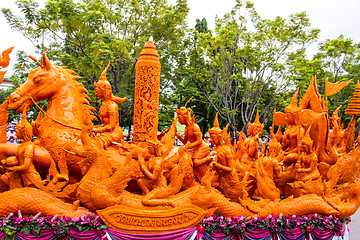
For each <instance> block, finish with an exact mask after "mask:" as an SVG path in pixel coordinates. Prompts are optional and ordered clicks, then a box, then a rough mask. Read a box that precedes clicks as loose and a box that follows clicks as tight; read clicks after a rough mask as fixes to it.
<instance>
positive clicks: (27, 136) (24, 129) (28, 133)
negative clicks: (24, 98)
mask: <svg viewBox="0 0 360 240" xmlns="http://www.w3.org/2000/svg"><path fill="white" fill-rule="evenodd" d="M27 110H28V105H26V106H25V107H24V110H23V113H22V114H21V121H20V123H18V124H16V131H20V132H21V135H22V136H23V138H24V140H25V141H31V140H32V126H31V124H30V123H29V122H28V120H27V115H26V112H27Z"/></svg>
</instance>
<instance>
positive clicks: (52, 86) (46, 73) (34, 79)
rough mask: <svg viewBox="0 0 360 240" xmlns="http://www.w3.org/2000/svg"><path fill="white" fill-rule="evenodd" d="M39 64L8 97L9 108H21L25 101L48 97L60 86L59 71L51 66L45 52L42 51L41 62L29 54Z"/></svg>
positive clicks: (18, 109) (30, 101) (31, 102)
mask: <svg viewBox="0 0 360 240" xmlns="http://www.w3.org/2000/svg"><path fill="white" fill-rule="evenodd" d="M29 57H30V58H31V59H33V60H34V61H36V62H37V63H38V64H39V67H38V68H36V69H34V70H32V71H31V72H30V73H29V76H28V79H27V80H26V82H25V83H24V84H23V85H21V86H20V87H18V88H17V89H16V90H15V91H14V92H13V93H12V94H10V97H9V105H8V108H9V109H17V112H21V111H22V110H23V106H24V105H25V103H27V104H29V105H31V104H33V100H34V101H36V102H37V101H41V100H44V99H49V98H51V96H53V95H54V93H55V92H56V91H57V90H58V88H59V87H60V83H59V81H57V80H58V79H59V76H60V74H59V71H58V69H57V68H56V67H55V66H52V65H51V63H50V61H49V59H48V58H47V56H46V54H45V53H43V57H42V64H40V63H39V62H38V61H37V60H36V59H35V58H33V57H31V56H29Z"/></svg>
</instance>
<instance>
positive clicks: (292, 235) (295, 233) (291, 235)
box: [279, 227, 304, 240]
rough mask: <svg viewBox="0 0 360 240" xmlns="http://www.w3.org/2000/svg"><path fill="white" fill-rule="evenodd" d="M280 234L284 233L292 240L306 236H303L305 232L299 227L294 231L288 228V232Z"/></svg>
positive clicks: (283, 234)
mask: <svg viewBox="0 0 360 240" xmlns="http://www.w3.org/2000/svg"><path fill="white" fill-rule="evenodd" d="M279 235H282V236H284V237H285V238H286V239H291V240H298V239H304V237H303V238H301V237H302V236H303V233H302V231H301V229H300V228H299V227H295V228H294V229H293V231H292V232H291V231H290V230H289V229H287V230H286V232H284V233H282V234H279Z"/></svg>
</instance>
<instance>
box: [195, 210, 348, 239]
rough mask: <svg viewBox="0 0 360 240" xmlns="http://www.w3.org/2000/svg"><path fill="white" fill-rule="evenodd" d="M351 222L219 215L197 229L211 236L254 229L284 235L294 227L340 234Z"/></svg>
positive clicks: (315, 217) (326, 218)
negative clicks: (332, 231) (216, 232)
mask: <svg viewBox="0 0 360 240" xmlns="http://www.w3.org/2000/svg"><path fill="white" fill-rule="evenodd" d="M350 221H351V219H350V217H348V218H345V219H340V218H337V217H334V216H332V215H329V216H320V215H318V214H314V215H304V216H296V215H292V216H282V214H280V216H271V215H269V216H268V217H259V218H258V217H254V218H245V217H243V216H239V217H232V218H231V217H227V218H225V217H223V216H222V215H221V214H218V215H215V216H211V217H208V218H205V219H203V220H202V221H201V223H200V224H199V226H198V229H199V228H200V229H199V230H200V231H202V232H204V231H205V232H207V233H209V234H213V233H214V232H215V231H218V232H223V233H224V234H226V235H231V234H235V235H238V234H239V233H240V232H245V231H253V230H254V229H256V228H258V229H269V230H270V231H271V232H278V233H284V232H286V231H287V230H289V231H291V232H292V231H293V229H294V228H295V227H299V228H300V229H301V231H302V232H303V233H306V232H311V231H312V230H313V229H314V228H317V229H319V230H334V231H335V232H336V233H338V234H340V232H341V229H342V227H343V225H344V224H348V223H349V222H350Z"/></svg>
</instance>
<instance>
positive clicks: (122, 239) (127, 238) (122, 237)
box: [108, 227, 196, 240]
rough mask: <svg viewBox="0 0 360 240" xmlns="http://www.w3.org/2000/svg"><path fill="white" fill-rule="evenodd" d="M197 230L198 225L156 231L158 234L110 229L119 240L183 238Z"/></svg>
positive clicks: (169, 239)
mask: <svg viewBox="0 0 360 240" xmlns="http://www.w3.org/2000/svg"><path fill="white" fill-rule="evenodd" d="M195 230H196V227H192V228H187V229H184V230H179V231H174V232H167V233H156V234H133V233H124V232H118V231H115V230H112V229H108V232H109V233H110V234H111V235H112V236H113V237H115V238H116V239H119V240H143V239H144V240H145V239H146V240H172V239H178V240H183V239H185V238H187V237H188V236H189V235H190V234H192V233H193V232H194V231H195Z"/></svg>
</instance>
